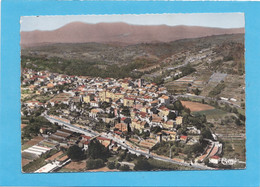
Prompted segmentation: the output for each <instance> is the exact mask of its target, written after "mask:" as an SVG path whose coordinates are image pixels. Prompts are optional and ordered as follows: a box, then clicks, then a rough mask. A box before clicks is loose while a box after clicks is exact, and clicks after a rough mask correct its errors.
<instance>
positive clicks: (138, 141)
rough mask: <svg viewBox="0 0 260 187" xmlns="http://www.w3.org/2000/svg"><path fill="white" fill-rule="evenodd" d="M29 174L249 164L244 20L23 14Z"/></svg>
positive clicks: (239, 16) (234, 16)
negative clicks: (247, 162) (247, 153)
mask: <svg viewBox="0 0 260 187" xmlns="http://www.w3.org/2000/svg"><path fill="white" fill-rule="evenodd" d="M20 31H21V32H20V35H21V42H20V46H21V145H22V146H21V157H22V159H21V160H22V163H21V164H22V172H24V173H51V172H94V171H95V172H98V171H165V170H168V171H171V170H226V169H227V170H233V169H244V168H246V146H245V140H246V136H245V131H246V128H245V127H246V126H245V119H246V116H245V19H244V14H243V13H192V14H140V15H134V14H123V15H120V14H118V15H116V14H115V15H66V16H23V17H21V30H20Z"/></svg>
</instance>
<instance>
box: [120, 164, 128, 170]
mask: <svg viewBox="0 0 260 187" xmlns="http://www.w3.org/2000/svg"><path fill="white" fill-rule="evenodd" d="M119 170H120V171H129V170H130V168H129V166H128V165H123V166H120V167H119Z"/></svg>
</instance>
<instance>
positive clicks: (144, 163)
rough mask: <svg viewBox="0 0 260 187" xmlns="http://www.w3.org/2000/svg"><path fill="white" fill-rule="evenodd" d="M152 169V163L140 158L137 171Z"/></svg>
mask: <svg viewBox="0 0 260 187" xmlns="http://www.w3.org/2000/svg"><path fill="white" fill-rule="evenodd" d="M151 169H152V167H151V165H150V163H149V162H148V161H147V160H146V159H140V158H139V159H138V160H137V162H136V164H135V167H134V170H136V171H149V170H151Z"/></svg>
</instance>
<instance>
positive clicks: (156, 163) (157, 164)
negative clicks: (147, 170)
mask: <svg viewBox="0 0 260 187" xmlns="http://www.w3.org/2000/svg"><path fill="white" fill-rule="evenodd" d="M148 162H149V164H150V165H151V166H152V168H154V169H162V170H190V168H189V167H186V166H181V165H177V164H173V163H169V162H164V161H160V160H156V159H148Z"/></svg>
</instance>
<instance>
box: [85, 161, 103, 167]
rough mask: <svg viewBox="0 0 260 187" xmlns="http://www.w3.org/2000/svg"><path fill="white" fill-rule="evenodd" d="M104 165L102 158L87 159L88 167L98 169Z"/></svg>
mask: <svg viewBox="0 0 260 187" xmlns="http://www.w3.org/2000/svg"><path fill="white" fill-rule="evenodd" d="M103 166H104V161H103V160H102V159H89V160H87V169H98V168H101V167H103Z"/></svg>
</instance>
